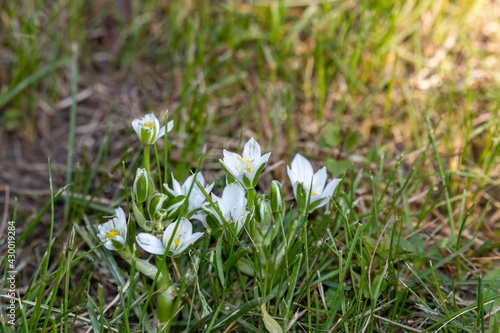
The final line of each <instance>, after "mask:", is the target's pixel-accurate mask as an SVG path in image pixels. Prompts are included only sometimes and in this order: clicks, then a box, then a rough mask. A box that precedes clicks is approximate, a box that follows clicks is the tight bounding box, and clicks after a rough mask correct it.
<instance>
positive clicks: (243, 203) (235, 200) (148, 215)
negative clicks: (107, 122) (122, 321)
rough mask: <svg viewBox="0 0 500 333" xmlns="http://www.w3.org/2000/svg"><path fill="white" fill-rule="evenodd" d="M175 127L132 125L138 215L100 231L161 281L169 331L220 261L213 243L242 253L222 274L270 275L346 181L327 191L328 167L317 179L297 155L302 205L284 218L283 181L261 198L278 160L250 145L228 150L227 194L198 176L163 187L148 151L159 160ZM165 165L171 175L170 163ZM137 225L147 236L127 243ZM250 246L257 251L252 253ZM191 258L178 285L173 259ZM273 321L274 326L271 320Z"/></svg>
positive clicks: (292, 169) (296, 183) (151, 122)
mask: <svg viewBox="0 0 500 333" xmlns="http://www.w3.org/2000/svg"><path fill="white" fill-rule="evenodd" d="M173 126H174V124H173V121H169V122H168V124H167V125H166V126H163V127H161V128H160V123H159V120H158V119H157V118H156V117H155V116H154V114H152V113H151V114H147V115H145V116H144V117H142V118H140V119H135V120H134V121H132V127H133V129H134V131H135V133H136V134H137V136H138V138H139V140H140V142H141V143H142V144H143V149H144V154H143V165H142V167H139V168H137V169H136V171H135V177H134V180H133V182H132V186H131V200H130V202H131V212H128V218H127V216H126V214H125V212H124V211H123V209H122V208H117V209H116V210H115V216H114V217H112V218H111V219H109V220H108V221H107V222H105V223H103V224H101V225H98V226H97V231H98V232H97V236H98V238H99V239H100V241H101V242H102V244H103V246H104V247H105V248H107V249H108V250H111V251H116V252H117V253H118V254H119V255H120V256H121V257H122V258H124V259H125V260H126V261H127V262H129V263H131V264H132V263H134V264H135V267H136V269H137V270H138V271H139V272H141V273H143V274H144V275H146V276H148V277H150V278H152V279H155V280H156V288H157V289H158V293H157V294H156V297H157V307H158V319H159V322H160V325H161V331H162V332H169V331H170V326H171V324H172V321H173V318H174V317H175V316H176V315H177V314H178V308H179V306H180V304H181V301H182V297H183V291H184V290H185V288H187V286H188V285H189V284H190V283H192V282H193V281H192V280H193V274H192V272H193V270H194V271H196V270H197V267H196V266H197V265H199V264H200V261H203V260H205V262H208V263H209V264H210V265H211V266H214V265H216V264H215V263H214V260H212V259H209V258H213V250H210V249H209V247H210V246H211V244H215V243H217V246H218V251H219V254H218V255H219V257H220V256H222V255H224V253H233V252H234V251H237V250H238V248H240V249H241V250H239V251H240V252H238V253H240V255H239V257H238V259H237V260H234V261H231V262H230V263H227V265H225V266H224V267H218V272H220V270H221V269H231V267H237V268H238V269H239V270H240V271H241V272H242V273H244V274H247V275H250V276H258V277H260V278H263V277H265V276H268V275H269V274H272V272H273V269H274V267H277V265H278V264H279V263H280V262H281V260H282V258H283V256H284V253H285V248H287V247H289V246H290V244H293V242H294V239H295V238H296V237H297V234H298V229H300V228H301V226H302V225H303V221H304V220H305V219H306V217H307V215H308V214H309V213H311V212H312V211H313V210H316V209H318V208H321V207H324V206H325V205H327V203H328V202H329V201H330V200H332V196H333V193H334V191H335V189H336V187H337V186H338V184H339V182H340V179H333V180H331V181H330V182H328V184H327V173H326V168H325V167H323V168H321V169H320V170H319V171H317V172H316V173H314V170H313V167H312V165H311V163H310V162H309V161H308V160H307V159H306V158H304V157H303V156H302V155H300V154H297V155H296V156H295V158H294V159H293V160H292V163H291V166H288V167H287V171H288V176H289V178H290V181H291V184H292V186H293V193H294V195H295V199H296V204H294V203H293V202H291V203H290V207H291V209H292V210H291V211H292V212H295V213H293V214H292V215H290V214H288V218H285V217H286V216H287V213H286V205H285V198H284V195H283V189H282V184H281V183H280V182H279V181H277V180H273V181H272V182H271V184H270V190H269V194H258V193H257V190H256V186H257V184H258V180H259V177H260V175H261V174H262V172H263V170H264V168H265V167H266V165H267V163H268V161H269V158H270V156H271V153H270V152H268V153H265V154H262V151H261V147H260V145H259V144H258V143H257V141H256V140H255V139H254V138H250V140H249V141H248V142H247V143H246V144H245V145H244V147H243V151H242V153H241V155H240V154H238V153H235V152H230V151H227V150H223V152H222V155H223V159H221V160H219V162H220V165H221V167H222V169H223V170H224V171H225V173H226V186H225V187H224V188H222V189H218V190H217V191H214V187H215V186H214V183H211V184H208V185H207V184H206V182H205V178H204V177H203V175H202V174H201V172H199V170H196V171H195V172H193V174H191V175H190V176H189V177H187V178H186V179H185V180H178V179H176V178H175V177H174V175H173V174H171V181H170V182H168V181H167V180H165V179H164V180H162V178H161V175H162V174H165V175H167V172H164V173H163V172H162V170H151V167H150V155H151V151H150V149H149V148H150V147H151V146H153V147H154V148H155V149H154V151H155V157H156V159H157V160H158V159H159V157H158V155H157V150H156V147H155V145H156V144H157V141H158V140H159V139H160V138H162V137H165V140H166V139H167V138H166V136H165V134H166V133H168V132H170V130H171V129H172V128H173ZM164 162H165V163H164V166H165V168H166V167H167V165H168V163H167V162H168V161H164ZM157 165H158V166H160V163H157ZM164 171H166V170H164ZM156 185H158V186H156ZM213 192H216V193H220V196H218V195H217V194H215V193H213ZM296 208H297V209H296ZM129 220H130V222H129ZM299 221H302V223H299ZM130 223H136V226H137V227H139V228H140V229H142V230H141V231H139V232H138V233H137V234H136V235H132V236H130V237H127V230H136V229H137V228H132V229H129V227H130V226H129V224H130ZM202 239H204V241H203V242H200V240H202ZM134 240H135V242H136V243H137V244H138V245H139V248H141V249H142V250H144V251H145V252H146V253H149V254H152V255H154V258H155V259H154V263H153V262H150V261H149V260H147V259H143V258H142V256H141V255H139V254H138V253H137V250H136V247H135V246H134V244H135V242H134ZM200 243H204V244H205V247H204V250H203V251H204V252H203V253H204V255H205V256H206V257H207V258H202V257H198V255H199V254H200V252H199V251H200V250H199V249H200V246H198V245H200ZM244 244H247V245H244ZM248 244H252V246H255V247H256V249H258V251H255V252H248V251H247V250H246V249H247V248H248V246H249V245H248ZM275 249H278V250H277V251H276V250H275ZM241 251H243V252H241ZM245 253H247V254H246V255H244V254H245ZM186 254H190V256H189V258H192V260H191V264H190V265H187V266H185V265H184V280H176V279H174V278H173V276H175V275H174V274H172V267H169V265H168V261H167V260H166V257H171V259H170V260H171V261H172V260H173V261H175V260H180V257H183V256H185V255H186ZM219 260H220V259H219ZM183 262H185V261H183ZM181 269H183V268H182V267H181ZM179 286H180V287H179ZM264 309H265V307H264ZM263 315H264V314H263ZM268 317H269V318H268ZM266 318H268V319H267V320H273V319H272V318H271V317H270V316H267V317H266Z"/></svg>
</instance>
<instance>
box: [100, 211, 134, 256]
mask: <svg viewBox="0 0 500 333" xmlns="http://www.w3.org/2000/svg"><path fill="white" fill-rule="evenodd" d="M97 229H98V230H99V232H98V233H97V237H99V239H100V240H101V242H104V246H105V247H106V248H107V249H109V250H113V251H117V250H118V249H117V248H116V247H115V245H118V244H121V245H125V241H126V239H127V218H126V217H125V213H124V212H123V209H121V208H117V209H115V217H113V218H112V219H111V220H109V221H108V222H106V223H103V224H100V225H98V226H97Z"/></svg>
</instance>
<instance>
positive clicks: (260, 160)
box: [254, 153, 271, 169]
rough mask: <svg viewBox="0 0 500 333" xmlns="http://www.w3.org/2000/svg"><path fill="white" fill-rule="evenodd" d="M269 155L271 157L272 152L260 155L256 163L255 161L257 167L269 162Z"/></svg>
mask: <svg viewBox="0 0 500 333" xmlns="http://www.w3.org/2000/svg"><path fill="white" fill-rule="evenodd" d="M269 157H271V153H266V154H264V155H262V156H261V157H259V158H258V159H257V160H256V161H255V162H254V163H255V168H256V169H258V168H260V166H261V165H262V164H264V163H267V161H268V160H269Z"/></svg>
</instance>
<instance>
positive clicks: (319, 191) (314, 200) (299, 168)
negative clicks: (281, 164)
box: [287, 154, 340, 210]
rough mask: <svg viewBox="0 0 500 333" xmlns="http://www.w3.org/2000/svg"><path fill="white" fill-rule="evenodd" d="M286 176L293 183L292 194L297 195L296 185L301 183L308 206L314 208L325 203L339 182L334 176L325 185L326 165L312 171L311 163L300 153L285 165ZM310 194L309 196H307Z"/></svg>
mask: <svg viewBox="0 0 500 333" xmlns="http://www.w3.org/2000/svg"><path fill="white" fill-rule="evenodd" d="M287 172H288V177H289V178H290V182H291V183H292V185H293V194H294V195H295V198H296V199H298V197H297V187H298V185H299V184H302V187H303V188H304V190H305V192H306V199H308V200H307V201H308V203H309V208H310V210H311V209H316V208H319V207H322V206H324V205H326V204H327V202H328V201H329V200H330V197H331V196H332V195H333V192H334V191H335V188H336V187H337V185H338V184H339V183H340V179H339V178H335V179H333V180H332V181H330V182H329V183H328V185H326V187H325V184H326V177H327V174H326V167H322V168H321V169H319V170H318V171H317V172H316V173H314V170H313V167H312V165H311V163H310V162H309V161H308V160H307V159H306V158H305V157H303V156H302V155H300V154H297V155H295V157H294V158H293V160H292V165H291V167H290V166H287ZM309 196H310V197H309Z"/></svg>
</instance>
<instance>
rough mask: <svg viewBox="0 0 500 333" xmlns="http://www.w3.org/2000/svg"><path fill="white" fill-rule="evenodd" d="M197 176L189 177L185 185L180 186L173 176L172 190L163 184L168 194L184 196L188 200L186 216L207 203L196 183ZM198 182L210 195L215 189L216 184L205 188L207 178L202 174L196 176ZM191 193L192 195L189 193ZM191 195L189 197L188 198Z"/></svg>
mask: <svg viewBox="0 0 500 333" xmlns="http://www.w3.org/2000/svg"><path fill="white" fill-rule="evenodd" d="M194 179H195V175H191V176H189V177H188V178H187V179H186V180H185V181H184V184H182V185H181V184H180V183H179V182H178V181H177V180H176V179H175V178H174V175H173V174H172V187H173V188H172V189H171V188H170V187H169V186H168V184H163V186H164V187H165V189H166V190H167V192H168V193H169V194H170V195H171V196H174V197H177V196H180V195H183V196H185V197H187V198H188V208H187V212H186V214H190V213H192V212H194V211H195V210H197V209H199V208H201V206H202V205H203V204H204V203H205V200H206V198H205V195H204V194H203V192H202V191H201V189H200V188H199V187H198V185H197V184H196V183H195V182H194ZM196 180H197V181H198V182H199V183H200V185H201V186H203V188H204V189H205V192H207V194H208V193H210V192H211V191H212V188H213V187H214V183H212V184H210V185H208V186H206V187H205V178H203V175H202V174H201V173H197V174H196ZM189 191H191V193H190V192H189ZM188 194H189V196H188Z"/></svg>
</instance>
